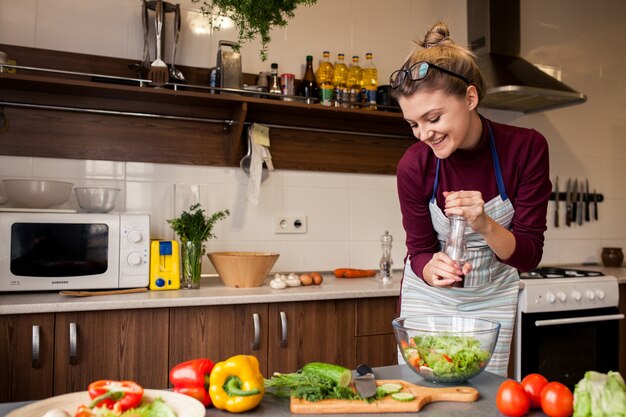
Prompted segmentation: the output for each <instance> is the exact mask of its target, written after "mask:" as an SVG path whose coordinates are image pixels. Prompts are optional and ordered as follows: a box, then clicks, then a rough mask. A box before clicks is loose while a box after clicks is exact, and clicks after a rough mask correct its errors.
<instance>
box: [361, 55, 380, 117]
mask: <svg viewBox="0 0 626 417" xmlns="http://www.w3.org/2000/svg"><path fill="white" fill-rule="evenodd" d="M377 89H378V70H377V69H376V65H374V60H373V55H372V53H371V52H368V53H366V54H365V64H364V65H363V90H362V92H363V97H362V98H363V103H364V107H365V108H366V109H367V110H376V90H377Z"/></svg>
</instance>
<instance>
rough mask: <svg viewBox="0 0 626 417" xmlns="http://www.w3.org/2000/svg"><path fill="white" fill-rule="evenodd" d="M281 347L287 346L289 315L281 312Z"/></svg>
mask: <svg viewBox="0 0 626 417" xmlns="http://www.w3.org/2000/svg"><path fill="white" fill-rule="evenodd" d="M280 346H281V347H285V346H287V313H285V312H284V311H281V312H280Z"/></svg>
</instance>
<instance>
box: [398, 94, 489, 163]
mask: <svg viewBox="0 0 626 417" xmlns="http://www.w3.org/2000/svg"><path fill="white" fill-rule="evenodd" d="M398 104H400V107H401V108H402V113H403V114H404V119H405V120H406V121H407V122H408V123H409V125H410V126H411V129H413V135H415V137H416V138H417V139H419V140H421V141H422V142H424V143H425V144H427V145H428V146H430V148H431V149H432V150H433V152H434V153H435V156H437V158H439V159H445V158H447V157H449V156H450V155H451V154H452V153H453V152H454V151H456V150H457V149H470V148H472V147H473V146H475V145H476V142H477V141H476V140H474V139H477V138H472V136H471V129H470V127H471V121H472V117H471V116H472V114H475V113H474V112H473V111H471V110H470V109H469V107H470V105H471V103H470V102H469V101H468V100H467V99H466V98H460V97H458V96H454V95H449V94H446V93H444V92H442V91H440V90H433V91H429V90H425V91H423V90H418V91H417V92H415V93H414V94H413V95H411V96H410V97H400V98H399V99H398Z"/></svg>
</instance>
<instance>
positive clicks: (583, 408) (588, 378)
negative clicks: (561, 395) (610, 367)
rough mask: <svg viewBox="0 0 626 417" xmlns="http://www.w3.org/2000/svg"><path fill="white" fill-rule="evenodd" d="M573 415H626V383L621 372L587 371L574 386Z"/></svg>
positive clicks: (578, 416)
mask: <svg viewBox="0 0 626 417" xmlns="http://www.w3.org/2000/svg"><path fill="white" fill-rule="evenodd" d="M573 417H626V384H624V378H622V376H621V375H620V374H619V372H612V371H609V372H608V373H606V374H603V373H600V372H596V371H588V372H585V376H584V378H583V379H581V380H580V381H579V382H578V384H576V387H575V388H574V415H573Z"/></svg>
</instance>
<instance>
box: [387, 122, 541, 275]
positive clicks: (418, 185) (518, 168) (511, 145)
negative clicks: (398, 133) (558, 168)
mask: <svg viewBox="0 0 626 417" xmlns="http://www.w3.org/2000/svg"><path fill="white" fill-rule="evenodd" d="M481 119H482V122H483V133H482V137H481V139H480V142H479V144H478V146H477V147H476V148H475V149H472V150H462V149H458V150H456V151H455V152H454V153H453V154H452V155H450V157H448V158H446V159H442V160H441V165H440V168H439V171H440V172H439V187H438V188H437V191H436V193H435V195H436V199H437V205H438V206H439V207H440V208H441V209H442V210H443V208H444V205H445V199H444V197H443V192H444V191H459V190H475V191H480V192H481V193H482V196H483V200H484V201H485V203H487V202H488V201H489V200H491V199H492V198H494V197H495V196H497V195H498V186H497V184H496V176H495V172H494V167H493V158H492V156H491V150H490V144H489V143H490V140H489V131H488V129H487V123H488V124H490V125H491V129H492V131H493V137H494V140H495V144H496V150H497V151H498V158H499V160H500V167H501V169H502V176H503V180H504V186H505V189H506V193H507V195H508V197H509V199H510V200H511V203H512V204H513V207H514V208H515V216H514V217H513V221H512V223H511V232H512V233H513V235H514V236H515V251H514V252H513V254H512V255H511V256H510V257H509V259H506V260H501V261H502V262H504V263H506V264H508V265H510V266H512V267H514V268H517V269H519V270H521V271H527V270H530V269H533V268H535V267H537V265H538V264H539V261H541V256H542V253H543V241H544V237H543V234H544V232H545V231H546V229H547V226H546V213H547V210H548V198H549V197H550V191H551V189H552V184H551V183H550V166H549V157H548V143H547V142H546V139H545V138H544V137H543V135H541V134H540V133H539V132H537V131H535V130H532V129H525V128H521V127H515V126H509V125H503V124H499V123H494V122H492V121H489V120H487V119H484V118H482V117H481ZM436 166H437V157H436V156H435V155H434V153H433V152H432V150H431V149H430V147H428V145H426V144H424V143H422V142H417V143H416V144H414V145H412V146H411V147H410V148H409V149H407V151H406V152H405V154H404V156H403V157H402V159H401V160H400V162H399V163H398V168H397V182H398V195H399V198H400V209H401V211H402V224H403V226H404V230H405V231H406V245H407V249H408V254H407V256H408V258H409V259H410V262H411V268H412V269H413V271H414V272H415V273H416V274H417V275H418V276H420V277H421V276H422V271H423V269H424V266H425V265H426V264H427V263H428V261H430V259H431V258H432V255H433V254H434V253H436V252H439V250H440V248H439V242H438V240H437V234H436V233H435V230H434V229H433V226H432V222H431V217H430V212H429V210H428V203H429V201H430V198H431V195H432V192H433V186H434V182H435V171H436ZM405 262H406V259H405Z"/></svg>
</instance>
